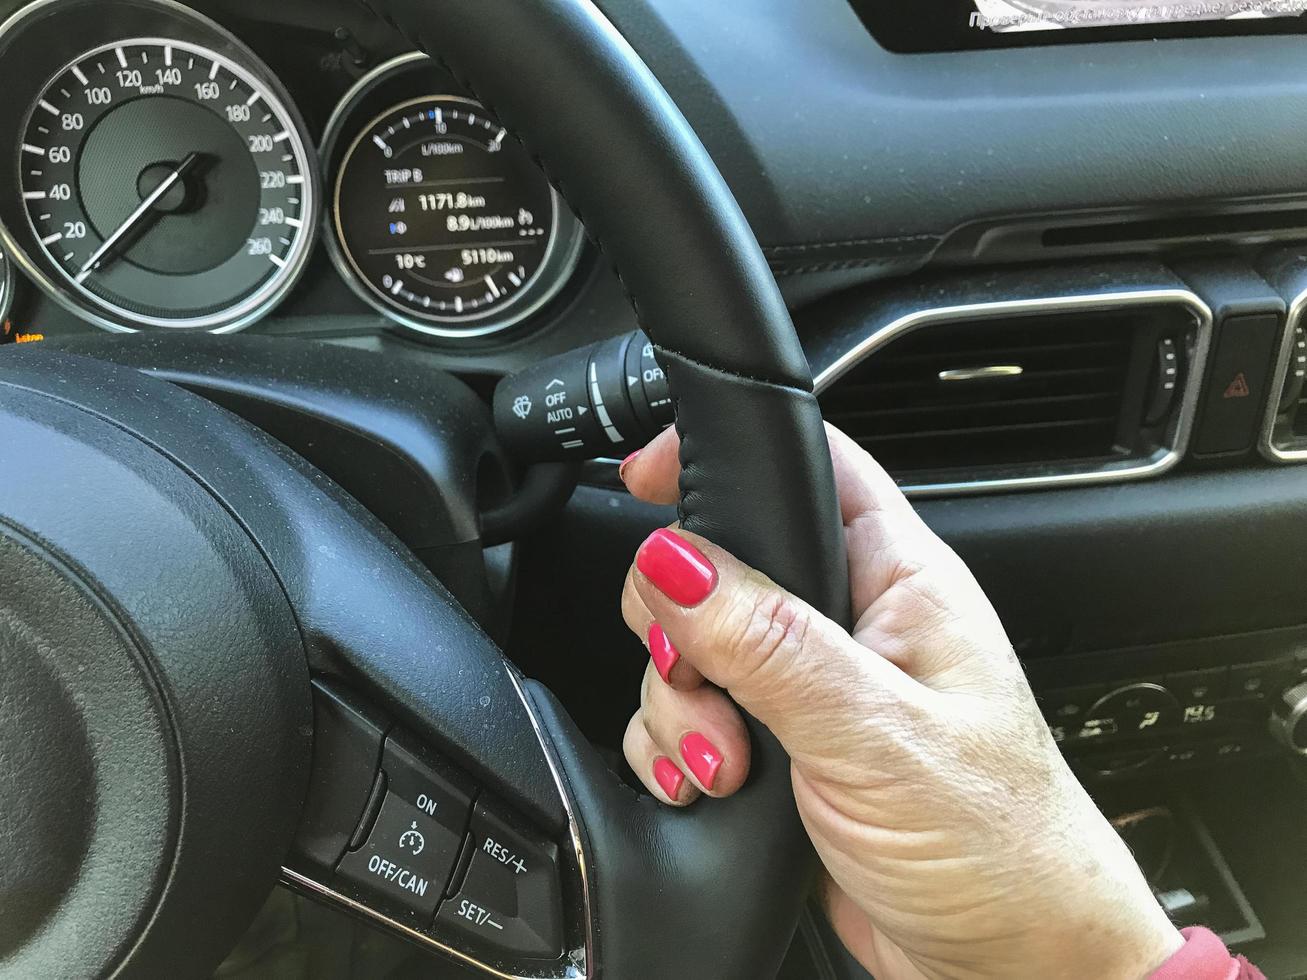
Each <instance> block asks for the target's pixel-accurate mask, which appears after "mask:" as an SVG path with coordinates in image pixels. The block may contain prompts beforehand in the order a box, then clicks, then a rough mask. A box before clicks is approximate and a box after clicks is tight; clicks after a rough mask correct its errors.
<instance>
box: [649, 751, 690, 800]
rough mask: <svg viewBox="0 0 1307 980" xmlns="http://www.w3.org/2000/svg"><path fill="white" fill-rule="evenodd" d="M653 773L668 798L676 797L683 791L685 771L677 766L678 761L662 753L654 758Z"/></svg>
mask: <svg viewBox="0 0 1307 980" xmlns="http://www.w3.org/2000/svg"><path fill="white" fill-rule="evenodd" d="M653 774H654V779H656V780H658V785H659V786H661V787H662V788H663V792H664V793H666V794H667V796H668V798H669V799H672V800H674V799H676V794H677V793H679V792H680V791H681V784H682V783H684V782H685V773H683V772H681V770H679V769H677V768H676V763H675V762H673V761H672V760H671V759H669V758H667V756H665V755H660V756H659V757H658V758H656V759H654V764H653Z"/></svg>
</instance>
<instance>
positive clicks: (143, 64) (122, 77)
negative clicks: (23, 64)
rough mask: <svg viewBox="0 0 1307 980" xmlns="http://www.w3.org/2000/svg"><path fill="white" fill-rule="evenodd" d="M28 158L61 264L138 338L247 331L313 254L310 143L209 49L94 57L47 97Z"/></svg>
mask: <svg viewBox="0 0 1307 980" xmlns="http://www.w3.org/2000/svg"><path fill="white" fill-rule="evenodd" d="M21 155H22V171H21V182H22V195H23V201H24V204H25V206H26V209H27V213H28V217H29V219H30V221H31V226H32V231H33V233H34V235H35V238H36V240H37V241H38V242H39V243H40V246H41V247H42V248H43V249H44V250H45V252H46V256H47V257H48V259H49V260H50V263H51V264H52V266H53V267H54V268H55V269H56V270H58V272H59V273H61V274H62V277H63V278H64V279H65V280H66V283H67V285H68V286H69V287H70V288H71V289H72V290H73V291H74V292H75V293H77V294H80V295H81V296H82V297H83V298H84V299H90V300H91V301H92V302H93V303H94V304H96V305H98V306H100V307H103V308H105V309H106V310H108V311H109V312H111V313H112V314H114V315H115V317H116V318H117V319H119V320H122V321H126V322H128V323H131V324H133V325H137V324H140V325H151V326H163V327H201V328H209V329H228V328H231V327H233V326H236V325H240V324H241V322H242V321H243V319H247V318H248V317H249V316H250V315H252V314H253V313H254V312H255V311H257V310H259V309H261V308H263V307H265V306H266V304H267V303H268V301H269V298H270V297H271V296H273V295H274V294H277V293H279V292H281V291H283V290H284V289H285V288H286V286H287V283H288V282H289V281H290V280H291V279H293V277H294V276H295V274H296V273H297V272H298V271H299V269H300V268H301V267H302V265H303V262H304V259H305V258H306V256H307V250H308V245H309V235H311V233H312V224H311V215H312V213H313V208H314V206H315V204H316V202H315V201H314V200H313V193H314V191H313V181H312V179H311V173H312V169H311V164H310V162H309V160H310V158H309V151H308V150H307V148H306V141H305V139H304V137H303V135H302V133H301V132H300V130H299V127H298V126H297V125H296V123H295V120H294V119H293V118H292V116H291V114H290V113H289V112H288V111H287V109H286V107H285V106H284V105H283V104H282V103H281V102H280V100H279V99H278V98H277V97H276V95H275V94H274V93H273V92H272V91H271V90H270V89H269V87H268V86H266V85H264V84H262V83H260V82H259V81H257V80H256V79H255V77H254V75H253V74H251V73H250V72H248V71H247V70H245V69H244V68H243V67H241V66H239V65H238V64H236V63H235V62H234V61H232V60H231V59H229V58H227V57H225V56H223V55H220V54H217V53H215V52H213V51H212V50H209V49H207V48H204V47H201V46H198V45H194V44H190V43H184V42H181V41H168V40H156V39H140V40H129V41H122V42H118V43H116V44H111V45H106V46H104V47H101V48H98V49H96V50H93V51H91V52H90V53H88V54H86V55H83V56H82V57H80V58H78V59H77V60H76V61H75V62H73V63H72V64H70V65H68V66H67V67H66V68H65V69H63V70H62V71H61V72H59V73H58V74H57V75H56V76H55V78H54V80H53V81H52V82H50V84H49V85H48V86H47V87H46V88H45V90H44V91H43V92H42V93H41V96H40V97H39V99H38V100H37V102H36V104H35V106H34V107H33V108H32V110H31V113H30V115H29V117H28V122H27V125H26V127H25V130H24V133H23V139H22V146H21ZM306 226H307V227H306Z"/></svg>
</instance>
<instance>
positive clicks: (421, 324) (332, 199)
mask: <svg viewBox="0 0 1307 980" xmlns="http://www.w3.org/2000/svg"><path fill="white" fill-rule="evenodd" d="M423 68H430V69H432V70H433V71H434V70H435V69H436V68H437V66H436V63H435V62H434V61H432V60H431V59H430V58H429V57H428V56H427V55H425V54H423V53H422V52H420V51H414V52H411V53H409V54H404V55H400V56H399V57H397V58H393V59H391V60H390V61H387V62H385V63H383V64H381V65H379V66H377V67H376V68H374V69H373V70H372V71H371V72H369V73H368V74H366V75H364V76H363V77H362V78H361V79H359V81H358V82H357V83H355V85H354V87H353V88H351V89H350V90H349V91H348V92H347V93H345V96H344V98H342V99H341V101H340V103H339V104H338V105H337V106H336V109H335V111H334V112H333V113H332V114H331V118H330V119H329V120H328V122H327V128H326V130H325V132H324V134H323V138H322V144H321V147H320V149H319V153H318V156H319V159H320V160H321V162H322V166H323V168H324V173H323V181H324V184H325V185H326V186H327V187H329V188H330V196H329V200H328V202H327V206H326V207H324V208H323V238H324V240H325V241H326V243H327V253H328V255H329V256H330V257H331V261H332V264H333V265H334V266H335V267H336V270H337V271H338V272H339V273H340V276H341V278H342V279H344V280H345V283H346V284H347V285H348V286H349V287H350V289H351V290H352V291H353V292H354V294H355V295H357V296H358V297H359V298H360V299H362V300H363V301H364V302H366V303H367V304H368V305H369V306H371V307H372V308H373V309H375V310H377V311H378V312H379V313H381V314H382V315H384V316H385V317H386V318H387V319H388V320H390V321H391V322H392V323H394V324H396V325H397V326H399V327H402V328H404V329H405V330H411V331H415V332H417V333H420V334H423V335H425V336H427V337H432V338H439V339H444V340H472V339H476V338H482V337H488V336H491V335H494V334H499V333H502V332H504V331H506V330H510V329H512V328H513V327H516V326H518V325H519V324H521V323H523V322H524V321H526V320H528V319H530V318H531V317H533V316H534V315H536V314H537V313H539V312H540V310H542V309H543V308H544V307H545V306H546V305H548V304H549V303H550V302H552V301H553V300H554V299H555V298H556V297H557V296H558V294H559V293H560V292H562V290H563V289H564V288H565V287H566V286H567V284H568V283H569V282H570V281H571V279H572V275H573V274H574V273H575V272H576V269H577V266H578V265H579V264H580V260H581V253H582V251H583V249H584V246H585V229H584V228H583V227H582V226H581V223H580V222H579V221H578V220H577V219H576V217H575V216H574V215H573V214H572V212H571V210H570V209H569V208H568V207H567V205H566V203H565V202H564V201H563V199H562V197H561V195H559V193H558V191H557V190H556V189H555V188H554V187H553V185H552V184H550V185H549V195H550V202H551V205H552V212H551V218H552V220H553V232H552V234H551V235H550V238H549V243H548V244H547V245H546V248H545V255H544V257H543V258H542V260H541V262H540V266H539V268H538V269H537V270H536V272H535V274H534V275H533V276H532V277H531V278H530V279H529V280H528V281H527V283H526V284H525V285H524V286H523V287H522V289H521V290H520V291H519V292H518V294H517V296H516V297H514V298H513V299H512V300H510V301H509V302H508V303H507V304H505V305H504V306H500V307H495V308H494V309H493V310H491V311H489V312H488V313H481V314H476V313H472V314H465V315H463V316H438V315H434V314H433V315H429V316H420V315H418V314H417V313H415V312H413V311H409V310H406V309H405V308H402V307H399V306H397V305H395V304H393V303H391V302H390V301H389V300H388V299H387V298H386V297H385V295H384V293H383V292H381V291H380V290H378V289H377V287H375V286H374V285H373V284H372V283H371V282H370V281H369V279H368V277H367V276H366V275H365V274H364V273H363V272H362V271H361V270H360V269H359V268H358V266H357V264H356V263H355V261H354V258H353V257H352V256H351V255H350V254H349V249H348V247H347V246H346V244H345V235H344V230H343V229H342V228H341V224H340V216H339V215H340V208H339V196H340V184H341V179H342V176H343V174H344V171H345V165H346V164H347V163H348V161H349V160H350V158H351V157H352V156H353V154H354V152H355V150H357V148H358V146H359V145H360V143H362V141H363V140H364V139H365V138H366V137H367V135H368V133H370V132H371V131H372V129H373V128H374V127H375V126H377V125H379V124H380V123H381V122H383V121H384V120H385V119H387V118H389V117H391V116H394V115H396V114H397V113H401V112H403V111H404V110H405V109H408V108H411V107H412V106H415V105H419V104H421V103H424V102H430V101H435V100H438V101H444V102H459V103H462V104H464V105H468V106H475V107H477V108H478V109H480V110H481V111H482V112H485V111H486V110H485V107H484V106H482V105H481V103H479V102H477V101H476V100H475V99H472V98H469V97H468V96H466V95H462V94H460V93H457V92H452V91H445V92H436V91H433V92H427V93H425V94H419V95H417V96H414V97H411V98H408V99H404V100H401V101H398V102H394V101H390V102H388V103H387V107H386V108H385V109H384V110H383V111H381V112H377V113H372V114H370V115H369V117H368V120H367V121H366V122H362V123H360V122H357V121H356V120H357V117H358V111H359V109H361V108H362V107H364V105H365V104H366V101H367V99H368V98H369V97H370V96H372V95H373V94H374V93H375V92H376V90H377V89H378V88H379V87H380V86H381V85H383V84H386V83H389V82H391V81H392V80H393V79H395V78H396V77H397V76H402V75H405V74H409V73H412V74H414V76H415V77H414V84H415V86H420V85H421V84H424V80H423V79H422V78H421V74H422V69H423ZM347 126H349V127H350V131H349V133H347V131H346V127H347ZM354 130H357V132H354ZM351 134H352V136H351ZM346 138H349V143H348V144H347V145H346V144H345V143H344V142H343V141H344V140H345V139H346ZM540 179H541V180H543V181H545V182H546V184H548V178H547V177H545V175H544V174H541V175H540Z"/></svg>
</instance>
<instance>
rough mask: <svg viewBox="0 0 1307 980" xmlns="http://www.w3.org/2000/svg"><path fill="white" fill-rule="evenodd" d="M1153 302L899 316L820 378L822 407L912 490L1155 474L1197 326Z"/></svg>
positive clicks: (1172, 433) (1196, 317) (1172, 455)
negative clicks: (901, 317) (898, 319)
mask: <svg viewBox="0 0 1307 980" xmlns="http://www.w3.org/2000/svg"><path fill="white" fill-rule="evenodd" d="M1158 298H1159V297H1155V296H1152V295H1151V294H1150V296H1149V297H1148V298H1146V299H1141V300H1140V301H1139V302H1138V304H1137V305H1136V304H1133V303H1131V302H1129V301H1128V300H1123V299H1122V298H1121V297H1119V296H1117V297H1112V298H1110V299H1109V298H1106V297H1105V298H1103V299H1102V300H1101V301H1100V302H1095V301H1093V300H1074V299H1073V300H1067V301H1047V302H1045V303H1034V304H1032V303H1029V302H1023V303H1015V304H1001V303H1000V304H989V305H984V306H977V307H972V308H960V309H949V310H940V311H928V312H926V313H921V314H916V315H914V316H909V317H905V318H903V319H901V320H900V321H898V322H896V323H894V324H891V325H889V326H888V327H885V328H883V329H882V330H881V331H878V332H877V333H876V334H875V335H873V337H872V338H871V340H870V341H869V342H867V343H864V344H863V345H862V347H861V348H860V349H859V350H858V351H856V352H854V353H852V354H850V355H848V356H846V357H845V358H843V359H842V363H840V364H837V365H835V366H833V367H832V368H831V369H829V370H827V371H826V372H823V375H822V377H821V378H820V379H819V389H820V392H821V403H822V408H823V411H824V413H825V415H826V418H827V419H828V420H829V421H830V422H832V423H833V424H835V425H836V426H838V427H839V428H841V429H843V430H844V431H845V432H847V433H849V434H850V435H851V436H853V438H854V439H856V440H857V441H858V443H859V444H861V445H862V446H863V447H865V448H866V449H867V450H868V451H870V452H871V453H872V455H874V456H875V457H876V458H877V459H878V460H879V461H880V462H881V464H882V465H884V466H885V467H886V469H888V470H889V471H890V472H891V473H892V474H894V476H895V477H896V478H897V479H898V480H899V481H900V483H903V484H905V485H907V486H909V487H910V488H914V489H915V490H917V491H918V492H936V493H946V492H958V491H969V490H981V489H990V488H999V487H1003V488H1019V487H1024V486H1032V485H1039V484H1044V483H1048V482H1051V481H1063V480H1075V481H1093V480H1108V479H1129V478H1137V477H1139V476H1143V475H1148V474H1151V473H1156V472H1159V471H1160V470H1162V469H1164V468H1167V467H1169V466H1170V465H1172V464H1173V463H1174V462H1175V461H1176V459H1177V452H1176V450H1177V446H1178V442H1179V440H1180V439H1181V438H1182V437H1183V436H1184V435H1185V434H1186V432H1187V425H1182V421H1183V417H1184V415H1185V413H1186V411H1188V410H1189V408H1190V407H1191V406H1190V405H1189V399H1188V398H1187V397H1186V394H1187V385H1186V381H1187V377H1188V375H1189V370H1188V369H1189V367H1190V366H1191V362H1192V360H1193V358H1194V357H1195V355H1196V354H1197V353H1198V347H1199V345H1198V340H1199V337H1200V333H1201V331H1200V326H1201V323H1200V321H1201V320H1202V316H1201V314H1200V313H1199V312H1198V309H1199V308H1201V304H1195V306H1189V305H1186V304H1185V303H1184V302H1180V301H1177V299H1176V298H1175V297H1172V298H1171V301H1170V302H1169V303H1168V302H1158V301H1157V299H1158Z"/></svg>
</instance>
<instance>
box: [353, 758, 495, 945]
mask: <svg viewBox="0 0 1307 980" xmlns="http://www.w3.org/2000/svg"><path fill="white" fill-rule="evenodd" d="M381 768H382V771H383V772H384V773H385V774H386V780H387V792H386V796H385V800H384V801H383V802H382V804H381V813H380V814H378V816H377V821H376V823H375V824H374V825H373V827H372V832H371V833H370V834H369V835H368V839H367V840H366V841H365V842H364V844H363V846H362V847H361V848H359V849H358V850H357V851H352V852H350V853H348V854H346V855H345V857H344V858H343V859H342V860H341V862H340V866H339V868H338V869H337V877H338V878H341V879H344V880H345V881H347V882H349V883H351V884H353V885H354V886H356V887H358V888H362V889H363V890H365V891H366V892H367V893H368V894H369V895H370V896H375V898H376V899H378V900H379V901H381V902H382V903H384V904H385V905H386V907H387V908H388V909H389V910H391V911H406V912H409V913H412V914H413V915H414V916H416V917H417V918H418V919H419V920H420V925H421V926H422V927H423V928H425V927H426V926H427V924H428V923H429V922H430V921H431V917H432V916H433V915H434V914H435V911H436V906H437V905H438V904H439V903H440V900H441V898H442V897H443V896H444V893H445V887H446V885H448V883H449V878H450V875H451V874H452V873H453V870H454V864H455V862H456V861H457V860H458V855H459V851H460V849H461V848H462V846H463V837H464V833H465V831H466V828H467V822H468V816H469V814H470V812H471V810H472V793H471V791H470V787H468V786H465V785H464V784H463V783H462V782H461V781H460V780H459V778H458V777H457V776H455V775H454V774H453V773H452V772H449V771H444V770H442V769H440V767H438V766H437V765H436V764H435V763H429V762H426V761H424V760H423V759H421V758H419V757H418V755H417V754H416V752H414V751H410V750H409V749H407V748H405V747H404V746H403V745H401V744H400V743H399V742H398V741H396V739H395V737H394V736H391V737H390V738H388V739H387V740H386V747H385V750H384V752H383V753H382V759H381Z"/></svg>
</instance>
